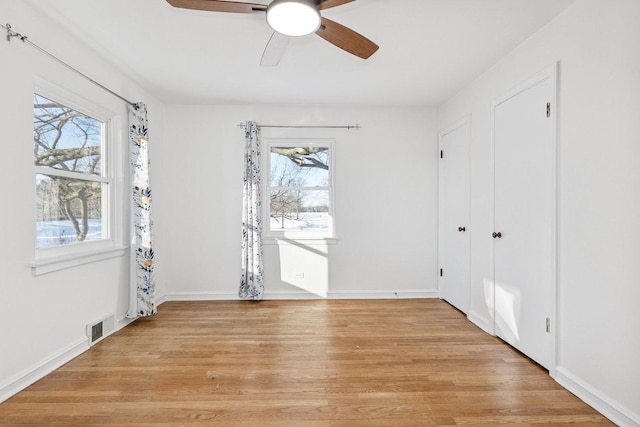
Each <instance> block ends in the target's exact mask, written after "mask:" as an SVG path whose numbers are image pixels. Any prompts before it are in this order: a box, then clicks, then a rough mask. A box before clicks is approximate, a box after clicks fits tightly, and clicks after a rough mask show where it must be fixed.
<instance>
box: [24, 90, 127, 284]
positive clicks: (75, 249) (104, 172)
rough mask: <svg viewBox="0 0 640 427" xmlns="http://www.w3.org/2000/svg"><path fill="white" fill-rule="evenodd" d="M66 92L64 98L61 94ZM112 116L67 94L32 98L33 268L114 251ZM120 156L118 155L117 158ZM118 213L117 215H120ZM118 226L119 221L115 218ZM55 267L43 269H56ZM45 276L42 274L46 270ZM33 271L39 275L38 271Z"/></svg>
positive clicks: (116, 228) (48, 93) (39, 93)
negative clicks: (33, 181)
mask: <svg viewBox="0 0 640 427" xmlns="http://www.w3.org/2000/svg"><path fill="white" fill-rule="evenodd" d="M59 93H64V95H59ZM115 122H116V117H115V115H113V114H111V113H108V112H106V111H105V110H103V109H101V108H99V107H97V106H95V105H93V104H91V103H89V102H87V101H85V100H83V99H79V98H78V97H77V96H71V95H70V94H68V93H66V92H62V91H61V90H60V91H51V90H48V89H47V88H37V89H36V92H35V93H34V95H33V144H34V146H33V147H34V148H33V153H34V165H35V199H36V200H35V210H36V211H35V221H36V223H35V228H36V232H35V248H36V262H35V264H34V268H35V269H36V270H37V269H38V268H40V267H41V266H42V265H43V263H44V264H47V265H49V264H51V260H53V261H55V262H58V261H60V260H61V259H64V260H66V261H67V263H66V264H64V265H63V266H60V268H66V267H68V266H70V265H75V264H79V263H82V262H77V263H75V264H74V263H72V264H69V263H68V260H69V259H73V258H76V259H77V258H84V261H83V262H87V259H86V258H87V254H95V253H97V252H104V251H105V250H107V251H108V250H110V249H115V248H116V246H117V244H116V243H119V244H120V245H121V244H122V242H121V240H122V239H118V238H117V236H118V231H119V229H120V227H121V226H116V224H115V223H116V221H115V219H116V209H115V208H114V205H115V203H114V193H115V189H114V187H115V168H114V165H113V160H114V157H115V155H114V153H115V152H116V151H117V150H115V149H113V147H112V146H113V145H115V144H114V141H115V139H116V138H114V135H113V134H115V132H114V130H115V128H116V123H115ZM120 155H121V154H120ZM121 216H122V215H120V217H121ZM118 221H119V222H118V223H119V224H121V222H122V219H121V218H118ZM56 269H59V268H55V267H54V268H45V270H47V271H55V270H56ZM45 272H46V271H45ZM36 273H37V271H36Z"/></svg>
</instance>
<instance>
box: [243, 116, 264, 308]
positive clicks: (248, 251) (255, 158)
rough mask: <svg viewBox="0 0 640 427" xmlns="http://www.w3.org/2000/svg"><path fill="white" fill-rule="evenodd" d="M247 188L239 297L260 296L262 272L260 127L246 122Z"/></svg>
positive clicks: (260, 297)
mask: <svg viewBox="0 0 640 427" xmlns="http://www.w3.org/2000/svg"><path fill="white" fill-rule="evenodd" d="M244 138H245V150H246V151H245V157H244V159H245V162H244V163H245V164H244V191H243V195H244V197H243V200H242V274H241V280H240V292H239V295H240V298H244V299H252V300H256V301H257V300H261V299H262V294H263V293H264V283H263V275H262V195H261V183H260V175H261V174H260V154H261V153H260V150H261V148H260V129H259V128H258V125H256V123H255V122H246V123H245V136H244Z"/></svg>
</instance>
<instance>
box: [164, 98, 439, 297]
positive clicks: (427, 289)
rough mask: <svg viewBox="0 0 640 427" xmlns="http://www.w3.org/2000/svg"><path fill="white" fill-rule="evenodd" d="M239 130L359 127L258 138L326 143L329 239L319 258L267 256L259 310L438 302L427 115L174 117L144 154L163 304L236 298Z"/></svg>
mask: <svg viewBox="0 0 640 427" xmlns="http://www.w3.org/2000/svg"><path fill="white" fill-rule="evenodd" d="M245 120H256V121H257V122H258V123H262V124H296V125H336V124H338V125H343V124H344V125H346V124H356V123H358V124H360V125H361V126H362V129H360V130H335V129H322V130H316V129H270V128H264V129H263V130H262V137H263V138H268V137H287V138H292V137H305V138H316V137H326V138H335V140H336V159H335V161H336V166H335V167H336V170H335V173H336V184H335V191H336V193H335V208H336V227H337V235H338V239H339V240H338V243H337V244H335V245H328V246H327V245H317V246H315V245H314V246H308V245H307V246H305V247H298V246H286V247H283V246H277V245H265V248H264V259H265V298H304V297H316V298H317V297H323V296H329V297H335V298H339V297H349V296H352V297H358V296H370V297H395V293H398V296H399V297H403V296H404V297H406V296H435V295H436V289H437V281H436V278H437V276H436V268H437V265H436V262H437V261H436V258H437V254H436V248H437V245H436V237H437V197H436V194H437V161H436V157H437V128H436V123H435V111H434V110H430V109H426V108H413V107H405V108H373V107H347V106H305V105H294V106H268V105H261V106H179V105H173V106H168V107H167V114H166V120H165V125H166V128H167V133H166V138H165V139H166V144H164V145H163V146H161V147H157V146H156V147H155V151H154V153H153V155H154V159H157V158H161V159H162V160H161V161H162V165H161V170H162V174H161V176H159V177H158V179H159V181H157V182H159V185H156V207H157V210H156V212H157V215H156V226H157V230H161V231H159V232H158V234H157V238H156V240H155V242H156V245H157V248H158V251H157V253H158V260H159V267H158V272H159V276H158V277H159V280H161V281H162V283H163V286H164V288H165V289H166V291H167V298H170V299H176V298H187V299H191V298H237V293H238V286H239V277H240V247H239V245H240V231H241V207H242V171H243V166H242V162H243V150H244V146H243V135H244V134H243V131H242V130H241V129H240V128H239V127H238V126H237V125H238V124H239V123H241V122H243V121H245ZM155 165H156V166H157V162H156V164H155ZM296 272H303V273H305V274H304V279H296V278H295V277H294V273H296Z"/></svg>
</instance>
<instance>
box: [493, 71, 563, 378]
mask: <svg viewBox="0 0 640 427" xmlns="http://www.w3.org/2000/svg"><path fill="white" fill-rule="evenodd" d="M554 100H555V67H554V68H553V69H551V68H550V69H549V70H547V71H545V72H544V73H542V74H541V75H539V76H537V77H536V78H535V79H532V80H531V81H530V82H527V83H526V84H525V85H523V86H521V87H520V88H519V89H518V90H516V91H514V92H513V93H512V94H511V95H509V96H507V97H505V98H504V99H503V100H502V101H500V102H498V103H496V104H495V105H494V168H495V169H494V215H493V218H494V231H493V240H492V241H493V254H494V268H495V270H494V304H495V305H494V312H495V316H494V321H495V332H496V335H497V336H499V337H500V338H502V339H503V340H505V341H506V342H508V343H509V344H511V345H513V346H514V347H515V348H517V349H518V350H520V351H521V352H523V353H524V354H526V355H528V356H529V357H531V358H532V359H533V360H535V361H536V362H538V363H539V364H541V365H542V366H544V367H545V368H547V369H550V368H551V364H552V361H553V351H554V347H553V334H552V333H551V330H550V326H551V324H550V322H551V320H552V319H553V315H552V314H553V310H554V307H555V299H554V298H555V297H554V294H555V209H556V208H555V136H554V133H555V124H554V121H555V117H554V115H553V114H551V110H552V109H555V102H554Z"/></svg>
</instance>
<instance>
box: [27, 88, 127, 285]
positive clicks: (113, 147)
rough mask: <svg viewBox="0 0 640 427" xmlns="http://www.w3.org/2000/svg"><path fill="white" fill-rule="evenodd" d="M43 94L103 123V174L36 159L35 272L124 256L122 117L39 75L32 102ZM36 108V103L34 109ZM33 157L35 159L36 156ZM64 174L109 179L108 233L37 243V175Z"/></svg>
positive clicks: (106, 197) (106, 196) (105, 209)
mask: <svg viewBox="0 0 640 427" xmlns="http://www.w3.org/2000/svg"><path fill="white" fill-rule="evenodd" d="M36 94H37V95H39V96H42V97H44V98H47V99H49V100H51V101H53V102H56V103H59V104H61V105H64V106H65V107H68V108H72V109H74V110H75V111H78V112H80V113H82V114H85V115H87V116H90V117H91V118H93V119H95V120H98V121H100V122H102V123H103V126H102V136H101V137H102V146H101V153H100V155H101V159H100V162H101V169H102V170H101V174H100V175H91V176H88V174H83V173H80V172H73V171H64V170H60V169H55V168H50V167H47V166H37V165H35V161H34V163H33V167H34V173H33V189H34V205H33V218H34V220H33V230H34V231H33V247H34V253H35V257H34V261H33V262H32V263H31V268H32V273H33V274H34V275H35V276H38V275H40V274H46V273H50V272H53V271H58V270H62V269H66V268H70V267H74V266H77V265H82V264H86V263H90V262H95V261H100V260H103V259H108V258H113V257H118V256H123V255H124V254H125V253H126V245H125V241H126V240H125V237H124V219H125V218H124V217H125V211H124V204H123V201H122V200H123V199H122V196H123V182H124V180H123V177H124V155H125V154H124V151H125V150H124V147H123V146H122V135H121V133H122V118H121V116H120V115H118V114H117V113H115V112H113V111H111V110H110V109H109V108H107V107H105V106H104V103H101V102H99V101H98V100H95V99H89V97H85V96H81V95H78V94H76V93H73V92H71V91H69V90H67V89H64V88H62V87H60V86H57V85H55V84H54V83H51V82H49V81H47V80H44V79H41V78H37V79H36V81H35V84H34V87H33V93H32V94H31V99H32V102H31V104H32V106H33V97H34V95H36ZM31 111H32V112H33V107H32V109H31ZM32 160H35V159H33V158H32ZM40 174H43V175H47V176H60V177H65V178H71V179H80V180H84V181H89V182H99V183H106V184H107V190H106V191H105V193H106V194H103V196H102V197H101V203H102V218H103V227H106V237H105V238H104V239H100V240H91V241H85V242H77V243H72V244H66V245H60V246H51V247H43V248H38V247H36V235H35V229H36V222H37V221H36V206H35V203H36V200H35V188H36V177H37V175H40Z"/></svg>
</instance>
